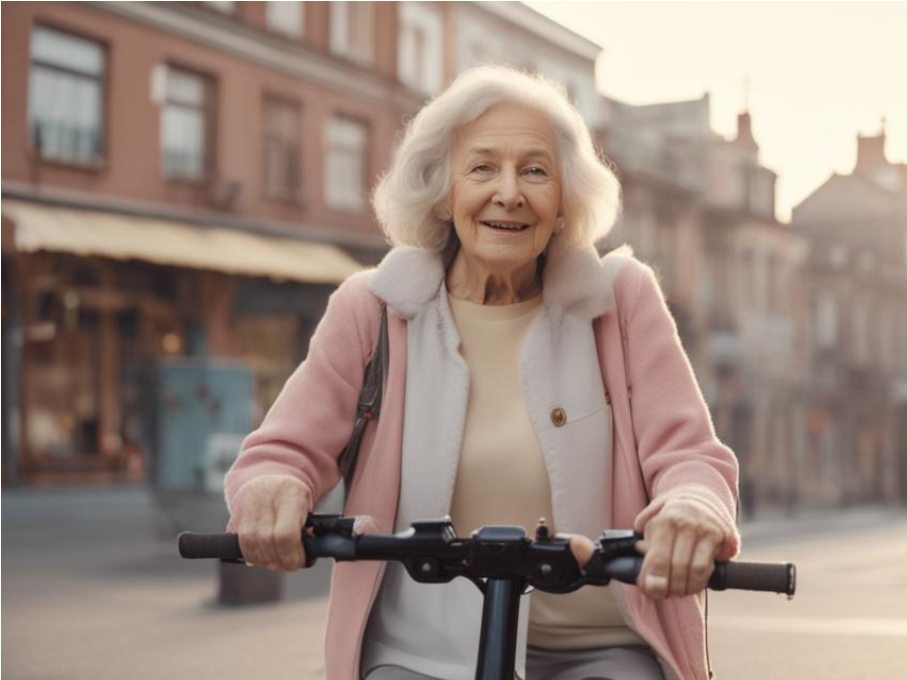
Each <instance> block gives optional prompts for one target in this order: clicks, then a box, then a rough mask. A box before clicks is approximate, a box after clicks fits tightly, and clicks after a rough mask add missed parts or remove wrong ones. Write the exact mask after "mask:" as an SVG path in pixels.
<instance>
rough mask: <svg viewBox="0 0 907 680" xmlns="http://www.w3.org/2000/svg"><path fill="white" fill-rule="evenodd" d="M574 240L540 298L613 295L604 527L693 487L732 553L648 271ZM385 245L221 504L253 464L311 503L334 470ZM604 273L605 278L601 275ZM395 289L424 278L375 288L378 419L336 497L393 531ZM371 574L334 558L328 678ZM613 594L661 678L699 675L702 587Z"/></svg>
mask: <svg viewBox="0 0 907 680" xmlns="http://www.w3.org/2000/svg"><path fill="white" fill-rule="evenodd" d="M400 250H406V249H396V251H400ZM572 250H573V252H572V253H571V252H570V251H571V249H567V248H566V247H563V248H560V250H558V251H557V252H563V253H564V254H563V256H560V255H559V256H558V257H559V259H554V258H553V257H552V256H549V262H548V265H547V266H546V272H545V283H544V290H545V296H546V305H547V304H548V300H549V291H551V292H550V298H551V299H552V300H554V299H556V296H557V295H560V294H562V291H564V290H566V291H571V290H573V289H574V288H577V287H578V288H583V287H584V286H586V287H588V281H589V280H590V279H596V285H599V286H601V285H605V286H606V287H607V289H608V297H609V298H610V300H611V303H610V304H609V305H605V306H604V307H603V308H604V309H605V311H604V313H601V314H598V312H596V314H597V316H595V318H594V320H593V323H594V330H595V336H594V337H595V342H596V344H597V347H598V364H599V365H598V366H596V367H594V370H597V371H600V372H601V374H602V380H603V382H604V385H605V389H606V392H607V394H608V396H609V400H610V404H611V414H612V419H613V427H612V433H613V434H612V438H613V441H612V447H611V452H612V466H613V470H612V489H611V499H612V508H611V515H612V519H613V526H614V527H615V528H626V527H631V526H635V527H636V528H637V529H638V530H641V529H642V528H643V527H644V526H645V523H646V522H647V521H648V519H649V518H651V517H652V516H654V515H655V514H656V513H657V512H658V511H659V509H660V508H661V507H662V506H663V505H664V503H665V502H666V501H667V500H669V499H670V498H671V497H672V496H673V495H676V494H685V495H691V494H692V495H695V496H696V497H697V498H699V499H700V500H701V501H702V502H703V503H705V504H707V505H708V507H709V508H711V510H712V512H713V514H714V516H715V518H716V519H717V520H718V521H719V522H720V523H721V525H722V526H723V527H724V528H725V536H726V540H725V542H724V544H723V546H722V549H721V553H720V554H719V558H720V559H730V558H731V557H733V556H735V555H736V554H737V552H738V551H739V536H738V534H737V531H736V528H735V521H734V517H735V512H736V503H737V498H736V490H737V463H736V459H735V458H734V455H733V453H732V452H731V451H730V450H729V449H728V448H727V447H725V446H724V445H723V444H721V443H720V442H719V441H718V439H717V438H716V436H715V432H714V429H713V427H712V423H711V420H710V417H709V413H708V410H707V408H706V405H705V403H704V401H703V399H702V396H701V394H700V391H699V389H698V386H697V384H696V381H695V378H694V376H693V373H692V370H691V368H690V364H689V362H688V360H687V357H686V355H685V353H684V351H683V349H682V347H681V345H680V341H679V339H678V337H677V332H676V327H675V325H674V321H673V319H672V317H671V315H670V313H669V311H668V309H667V306H666V305H665V302H664V298H663V295H662V293H661V290H660V288H659V286H658V283H657V280H656V278H655V276H654V274H653V272H652V270H651V269H649V268H648V267H646V266H645V265H643V264H641V263H640V262H639V261H637V260H635V259H633V258H632V257H628V256H626V255H622V254H611V255H608V256H606V257H605V258H603V260H599V258H598V257H597V256H595V255H594V251H593V250H592V249H591V248H589V249H583V252H579V251H578V250H577V249H575V248H573V249H572ZM394 253H395V251H392V252H391V254H390V255H389V256H388V258H386V261H385V262H384V263H382V265H380V266H379V268H378V269H377V274H376V270H370V271H367V272H361V273H359V274H356V275H354V276H353V277H351V278H350V279H349V280H347V281H346V282H345V283H344V284H343V285H341V286H340V288H338V290H337V291H336V292H335V293H334V294H333V295H332V297H331V300H330V302H329V305H328V309H327V311H326V312H325V316H324V318H323V320H322V322H321V323H320V324H319V326H318V329H317V331H316V333H315V335H314V336H313V338H312V342H311V346H310V349H309V356H308V358H307V359H306V361H305V362H303V364H302V365H301V366H300V367H299V368H298V369H297V370H296V372H294V374H293V375H292V376H291V377H290V379H289V380H288V381H287V384H286V386H285V387H284V390H283V392H282V393H281V395H280V396H279V397H278V399H277V401H276V402H275V403H274V406H273V407H272V409H271V410H270V412H269V413H268V415H267V417H266V418H265V420H264V422H263V423H262V425H261V427H260V428H259V429H258V430H256V431H255V432H253V433H252V434H250V435H249V437H248V438H247V439H246V441H245V443H244V445H243V450H242V452H241V454H240V456H239V458H238V459H237V461H236V463H235V464H234V466H233V467H232V469H231V470H230V472H229V473H228V475H227V478H226V481H225V486H226V497H227V502H228V505H229V504H230V502H231V501H232V500H233V499H234V498H235V497H236V494H237V492H238V491H239V489H240V487H241V486H242V485H243V484H244V483H245V482H246V481H248V480H250V479H252V478H254V477H258V476H261V475H266V474H286V475H291V476H293V477H295V478H296V479H298V480H300V481H301V482H302V483H303V484H305V485H306V486H307V487H308V488H309V489H310V491H311V492H312V496H313V498H314V499H315V500H316V502H317V500H318V499H320V498H322V497H323V496H324V495H325V494H326V493H327V492H328V491H330V490H331V489H332V488H333V487H334V486H335V485H336V484H337V483H338V482H339V481H340V475H339V472H338V470H337V465H336V462H335V461H336V457H337V455H338V454H339V452H340V451H341V450H342V449H343V447H344V445H345V444H346V442H347V441H348V439H349V436H350V432H351V429H352V423H353V421H354V417H355V409H356V403H357V400H358V396H359V392H360V389H361V385H362V379H363V368H364V366H365V364H366V363H367V361H368V358H369V356H370V355H371V353H372V351H373V350H374V347H375V344H376V340H377V336H378V326H379V317H380V302H381V300H379V297H378V296H377V295H376V294H375V292H373V290H371V289H370V288H374V287H375V286H373V285H372V284H374V280H375V279H376V278H378V277H380V276H381V275H382V269H384V268H389V267H390V266H391V264H392V263H388V260H393V258H394ZM568 255H569V257H568ZM609 258H612V260H610V262H611V264H612V265H614V263H615V262H616V260H614V259H613V258H620V261H619V262H617V266H611V267H608V266H607V263H608V262H609ZM398 259H400V258H398ZM558 263H560V264H558ZM549 270H550V273H549ZM609 270H610V271H611V272H612V274H611V275H607V274H606V273H605V272H606V271H609ZM580 274H581V275H580ZM577 277H579V278H577ZM387 278H388V277H386V276H385V277H384V279H385V283H386V281H387ZM431 285H435V286H437V281H432V284H431ZM394 286H397V287H398V290H400V291H404V290H405V291H408V292H406V293H401V296H402V297H403V298H405V297H406V295H411V294H412V293H411V290H415V289H424V288H425V282H424V281H418V280H416V281H413V280H408V281H402V280H397V281H394V280H392V281H391V285H390V286H389V287H388V286H385V288H384V289H385V290H389V291H390V292H388V293H387V294H383V295H384V296H383V299H384V300H385V301H387V302H388V306H389V309H390V314H389V333H390V372H389V375H388V380H387V384H386V387H385V398H384V405H383V409H382V413H381V417H380V419H379V421H378V424H377V427H376V428H369V429H368V430H367V431H366V435H365V437H364V440H363V443H362V447H361V449H360V457H359V463H358V466H357V472H356V477H355V479H354V480H353V485H352V488H351V490H350V494H349V497H348V500H347V508H346V513H347V514H348V515H360V516H370V517H371V518H374V520H375V521H374V523H373V525H372V526H373V530H374V531H376V532H381V533H389V532H391V531H393V528H394V520H395V515H396V509H397V502H398V494H399V487H400V461H401V450H402V435H403V416H404V405H405V396H406V395H405V386H406V370H407V319H408V318H412V316H413V315H414V314H415V313H416V311H417V308H418V305H415V306H412V305H411V306H410V307H411V308H410V307H407V305H405V304H401V305H399V308H398V307H397V306H395V305H394V304H393V303H392V302H393V301H392V300H390V298H393V297H394V296H395V292H394ZM429 289H430V286H429ZM600 291H601V288H599V293H600ZM431 292H432V291H431V290H429V293H431ZM599 293H596V295H599ZM417 297H418V295H417ZM574 297H576V296H574ZM590 368H591V367H590ZM650 498H651V499H652V500H651V502H650V501H649V499H650ZM603 528H604V527H603ZM383 573H384V565H383V564H381V563H375V562H362V563H341V564H336V565H335V567H334V571H333V578H332V584H331V601H330V608H329V614H328V624H327V640H326V665H327V676H328V678H329V679H332V680H333V679H336V680H354V679H357V678H358V677H359V673H358V669H359V658H360V650H361V646H362V640H363V637H364V634H365V628H366V624H367V622H368V617H369V612H370V610H371V606H372V604H373V602H374V600H375V597H376V595H377V593H378V588H379V586H380V582H381V577H382V575H383ZM620 592H621V594H622V596H623V597H622V599H623V600H624V606H625V613H626V614H627V616H628V618H629V621H628V623H630V625H631V626H632V627H633V628H634V629H635V630H636V631H637V632H638V633H639V634H640V635H641V636H642V637H643V638H644V639H645V640H646V641H647V642H648V643H649V645H650V646H651V647H652V648H653V650H654V651H655V652H656V654H657V655H658V657H659V659H660V660H661V662H662V667H663V669H664V670H665V673H666V676H667V677H668V678H671V677H676V678H690V679H695V680H706V679H707V678H708V677H709V669H708V661H707V659H706V644H705V622H704V615H703V606H702V597H701V596H691V597H684V598H670V599H668V600H664V601H653V600H650V599H648V598H646V597H644V596H643V595H641V593H640V592H639V591H638V590H637V589H636V588H635V587H631V586H623V585H621V586H620ZM478 623H479V622H476V625H478Z"/></svg>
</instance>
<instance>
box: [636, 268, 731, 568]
mask: <svg viewBox="0 0 907 680" xmlns="http://www.w3.org/2000/svg"><path fill="white" fill-rule="evenodd" d="M635 264H636V267H635V269H637V271H638V272H639V274H638V277H637V281H638V288H637V291H636V295H635V298H636V299H635V302H633V303H632V304H631V305H630V306H629V307H628V309H627V311H626V314H627V316H626V318H625V319H624V320H623V323H622V324H621V325H622V329H623V330H622V332H623V333H624V334H625V337H624V347H625V351H626V353H627V370H628V379H629V385H630V389H631V408H632V415H633V428H634V432H635V435H636V442H637V450H638V455H639V460H640V467H641V469H642V472H643V477H644V480H645V484H646V488H647V490H648V493H649V498H650V499H651V502H650V503H649V505H648V506H647V507H646V508H645V509H644V510H643V511H642V512H641V513H640V514H639V516H638V517H637V518H636V522H635V528H636V529H637V530H638V531H642V530H643V529H644V527H645V525H646V523H647V522H648V521H649V519H651V518H652V517H654V516H655V515H656V514H657V513H658V512H659V511H660V510H661V508H662V507H664V505H665V504H666V503H669V502H670V501H671V500H672V499H675V498H680V497H683V498H685V499H687V500H692V501H694V502H697V503H699V504H701V505H702V506H703V507H704V508H705V509H707V510H708V512H709V514H710V515H711V516H712V517H713V519H714V520H715V521H716V522H717V523H718V525H720V526H721V527H722V530H723V533H724V536H725V540H724V544H723V545H722V547H721V549H720V552H719V554H718V558H719V559H730V558H731V557H733V556H735V555H736V554H737V553H738V552H739V549H740V536H739V534H738V533H737V528H736V521H735V517H736V509H737V474H738V466H737V459H736V457H735V456H734V454H733V452H732V451H731V450H730V449H729V448H728V447H727V446H725V445H724V444H722V443H721V442H720V441H719V440H718V438H717V436H716V434H715V429H714V427H713V425H712V420H711V417H710V415H709V411H708V408H707V407H706V404H705V401H704V399H703V398H702V394H701V392H700V391H699V386H698V385H697V383H696V378H695V376H694V375H693V369H692V367H691V366H690V362H689V359H688V358H687V355H686V353H685V352H684V350H683V347H682V345H681V342H680V338H679V336H678V333H677V327H676V325H675V323H674V319H673V317H672V316H671V313H670V311H669V310H668V307H667V305H666V303H665V299H664V295H663V294H662V291H661V288H660V287H659V285H658V282H657V280H656V278H655V274H654V273H653V272H652V270H651V269H650V268H649V267H646V266H644V265H641V264H639V263H635Z"/></svg>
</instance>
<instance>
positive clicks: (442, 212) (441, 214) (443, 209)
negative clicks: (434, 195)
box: [435, 205, 453, 222]
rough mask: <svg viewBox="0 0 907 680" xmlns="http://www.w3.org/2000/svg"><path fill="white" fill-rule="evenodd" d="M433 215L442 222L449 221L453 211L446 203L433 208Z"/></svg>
mask: <svg viewBox="0 0 907 680" xmlns="http://www.w3.org/2000/svg"><path fill="white" fill-rule="evenodd" d="M435 217H437V218H438V219H439V220H441V221H442V222H450V221H451V220H452V219H453V213H452V212H451V210H450V207H449V206H447V205H439V206H437V207H436V208H435Z"/></svg>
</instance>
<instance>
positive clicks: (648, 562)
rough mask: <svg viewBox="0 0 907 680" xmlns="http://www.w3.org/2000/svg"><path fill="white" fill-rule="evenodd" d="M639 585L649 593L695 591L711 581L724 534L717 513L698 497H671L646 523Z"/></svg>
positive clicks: (660, 596)
mask: <svg viewBox="0 0 907 680" xmlns="http://www.w3.org/2000/svg"><path fill="white" fill-rule="evenodd" d="M643 535H644V537H645V540H643V541H640V542H639V544H638V545H637V550H638V551H639V552H640V553H642V554H643V555H645V559H644V560H643V563H642V569H641V570H640V572H639V578H638V579H637V586H638V587H639V589H640V590H641V591H642V592H643V594H645V595H646V596H648V597H650V598H652V599H655V600H661V599H664V598H666V597H671V596H676V597H683V596H685V595H695V594H696V593H699V592H701V591H702V590H703V589H705V587H706V586H707V585H708V582H709V578H710V577H711V575H712V571H713V570H714V568H715V556H716V555H717V554H718V551H719V549H720V548H721V545H722V543H723V542H724V535H723V532H722V530H721V526H720V524H719V523H718V521H717V520H716V519H715V516H714V514H713V513H711V512H710V511H709V509H708V508H706V507H704V506H703V505H702V503H700V502H697V501H696V500H695V499H691V498H684V497H678V498H673V499H671V500H669V501H668V502H667V503H665V505H664V507H662V508H661V510H660V511H659V512H658V514H657V515H655V516H654V517H652V518H651V519H650V520H649V521H648V522H647V523H646V526H645V529H644V533H643Z"/></svg>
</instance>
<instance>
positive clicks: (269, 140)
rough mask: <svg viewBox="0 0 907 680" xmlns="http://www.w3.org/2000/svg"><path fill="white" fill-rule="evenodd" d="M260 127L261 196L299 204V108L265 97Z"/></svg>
mask: <svg viewBox="0 0 907 680" xmlns="http://www.w3.org/2000/svg"><path fill="white" fill-rule="evenodd" d="M264 124H265V130H264V141H265V143H264V151H265V159H264V171H265V175H264V186H265V195H266V196H267V197H268V198H276V199H281V200H290V201H296V200H299V197H300V181H301V178H300V175H301V173H300V167H301V161H300V152H299V144H300V139H299V127H300V112H299V105H298V104H296V103H295V102H292V101H288V100H286V99H281V98H279V97H273V96H268V97H266V98H265V102H264Z"/></svg>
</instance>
